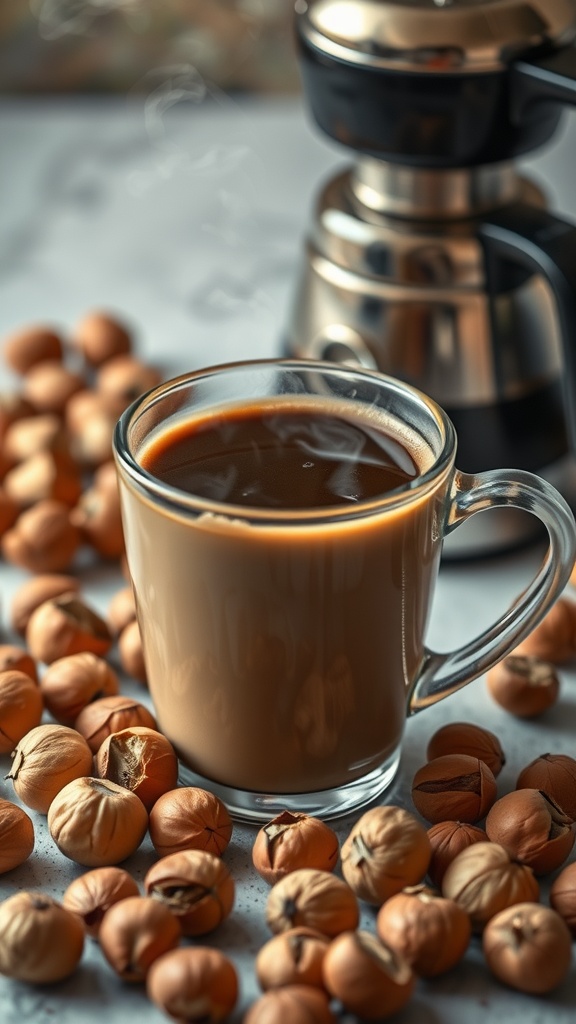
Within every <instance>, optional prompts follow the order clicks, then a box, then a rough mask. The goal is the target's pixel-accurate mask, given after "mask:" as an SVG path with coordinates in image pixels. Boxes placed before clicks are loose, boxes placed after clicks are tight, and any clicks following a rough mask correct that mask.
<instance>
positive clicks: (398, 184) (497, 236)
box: [287, 0, 576, 556]
mask: <svg viewBox="0 0 576 1024" xmlns="http://www.w3.org/2000/svg"><path fill="white" fill-rule="evenodd" d="M543 12H544V13H543ZM498 17H500V19H501V20H500V21H499V20H498ZM298 19H299V20H298ZM544 21H545V28H543V27H542V26H543V22H544ZM297 25H298V34H299V40H300V53H301V63H302V68H303V80H304V86H305V91H306V95H307V97H308V99H309V102H310V104H311V107H312V112H313V114H314V116H315V118H316V120H317V122H318V124H319V125H320V127H322V128H323V129H324V130H325V131H326V132H327V133H328V134H329V135H330V136H331V137H332V138H335V139H337V140H338V141H340V142H342V143H344V144H345V145H346V146H347V147H348V149H352V150H354V151H355V158H354V162H353V163H351V164H350V166H349V167H347V168H345V169H344V170H340V171H339V172H338V173H337V174H336V175H335V176H334V177H333V178H332V179H331V180H330V181H328V182H327V183H326V184H325V186H324V187H323V188H322V190H321V191H320V193H319V195H318V196H317V200H316V208H315V211H314V217H313V220H312V224H311V227H310V230H309V233H308V238H307V241H306V252H305V257H304V260H303V265H302V271H301V275H300V279H299V282H298V284H297V287H296V292H295V296H294V302H293V307H292V312H291V316H290V320H289V323H288V328H287V347H288V350H289V352H290V353H291V354H293V355H297V356H299V357H303V358H310V357H311V358H323V359H330V360H334V361H347V362H360V363H362V364H363V365H365V366H371V367H373V368H375V369H377V370H380V371H382V372H385V373H389V374H392V375H394V376H397V377H400V378H402V379H404V380H408V381H409V382H410V383H412V384H414V385H415V386H417V387H419V388H421V389H422V390H424V391H426V392H427V393H429V394H430V395H432V397H434V398H435V399H436V400H437V401H438V402H439V403H440V404H441V405H442V406H443V407H444V408H445V409H446V411H447V412H448V413H449V415H450V416H451V418H452V420H453V422H454V424H455V426H456V430H457V433H458V438H459V447H458V465H459V467H460V468H461V469H462V470H463V471H465V472H470V473H475V472H479V471H482V470H485V469H490V468H493V467H498V466H512V465H514V466H517V467H521V468H524V469H527V470H531V471H534V472H537V473H540V474H541V475H543V476H546V477H548V478H549V479H550V480H552V482H553V483H555V484H556V485H557V486H558V487H559V488H560V490H562V491H563V492H564V493H565V494H566V496H567V497H568V498H569V500H572V501H573V500H574V498H575V496H576V468H575V467H576V461H575V459H574V454H573V453H574V451H575V450H576V412H575V402H574V397H573V396H574V395H576V390H575V386H576V358H575V355H574V350H575V346H576V229H575V228H574V227H573V226H572V225H571V224H569V223H567V222H566V221H564V220H562V219H560V218H558V217H555V216H553V215H552V214H551V213H550V212H549V211H548V210H547V208H546V201H545V196H544V195H543V193H542V192H541V191H540V189H539V188H537V187H536V185H535V184H534V183H532V182H530V181H528V180H526V179H525V178H523V177H522V176H521V175H520V174H519V173H518V170H517V167H516V158H517V157H518V156H519V155H521V154H522V153H524V152H530V151H531V150H532V149H534V148H535V147H536V146H538V145H542V144H543V143H544V142H546V141H547V140H548V139H549V138H550V137H551V136H552V135H553V133H554V132H555V130H556V128H557V125H558V122H559V118H560V115H561V112H562V107H563V105H565V104H566V103H567V102H571V103H574V102H575V98H574V97H575V96H576V85H575V82H574V77H575V76H576V49H574V48H573V46H572V39H573V37H574V36H575V35H576V5H575V4H573V3H566V2H564V0H562V2H560V0H559V2H558V3H557V4H555V3H554V2H553V0H547V3H546V7H545V10H544V3H543V2H541V3H538V2H537V0H533V2H531V3H519V2H516V0H452V2H451V3H450V2H448V0H445V3H440V2H438V0H436V2H433V0H411V2H410V0H408V2H404V3H400V2H398V0H397V2H391V0H349V2H344V0H316V2H314V0H312V2H311V3H309V4H308V5H307V6H306V10H304V8H302V10H301V13H300V14H299V15H298V16H297ZM354 33H356V34H355V35H354ZM527 40H528V42H527ZM409 44H410V45H409ZM527 51H529V52H530V59H528V58H527V57H526V52H527ZM519 53H521V54H522V57H521V58H520V57H519V56H518V54H519ZM511 54H513V57H511ZM567 68H571V69H572V72H573V73H572V75H567V74H566V71H567ZM435 90H436V93H435ZM575 194H576V185H575ZM479 518H483V519H486V520H487V519H488V517H479ZM533 530H534V526H533V523H532V517H530V516H527V515H526V514H522V515H520V514H518V515H515V514H512V513H511V512H510V513H504V514H501V515H500V516H499V518H498V519H494V521H493V522H491V523H489V524H488V529H486V527H483V529H482V532H481V533H480V532H479V531H478V530H476V531H474V530H471V529H468V532H467V533H466V532H465V533H464V536H463V537H462V538H461V539H459V543H458V546H457V547H456V546H454V545H450V544H447V552H448V554H452V555H455V556H459V555H475V554H484V553H487V552H491V551H496V550H500V549H502V548H506V547H510V546H513V545H515V544H517V543H522V542H524V541H525V540H527V539H529V538H530V537H531V536H533Z"/></svg>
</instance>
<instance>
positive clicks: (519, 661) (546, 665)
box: [486, 653, 560, 718]
mask: <svg viewBox="0 0 576 1024" xmlns="http://www.w3.org/2000/svg"><path fill="white" fill-rule="evenodd" d="M486 685H487V687H488V691H489V693H490V694H491V695H492V697H493V698H494V700H495V701H496V703H497V704H499V705H500V707H502V708H504V709H505V710H506V711H509V712H510V714H511V715H515V716H516V717H517V718H536V717H537V716H538V715H542V714H543V713H544V712H545V711H548V709H549V708H551V707H553V706H554V704H555V703H556V701H557V700H558V695H559V693H560V680H559V679H558V675H557V673H556V670H555V668H554V665H553V664H552V662H551V661H550V660H548V661H546V660H543V659H542V658H538V657H535V656H533V655H528V654H520V653H517V654H510V655H509V656H508V657H507V658H504V659H503V660H502V661H501V662H499V663H498V664H497V665H495V666H494V668H491V669H490V671H489V672H488V673H487V675H486Z"/></svg>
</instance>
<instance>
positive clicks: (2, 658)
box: [0, 644, 38, 683]
mask: <svg viewBox="0 0 576 1024" xmlns="http://www.w3.org/2000/svg"><path fill="white" fill-rule="evenodd" d="M9 669H11V670H12V671H15V672H25V673H26V675H27V676H30V679H33V680H34V682H35V683H37V682H38V672H37V669H36V662H35V661H34V658H33V657H32V656H31V655H30V654H29V653H28V651H27V650H26V649H25V648H24V647H19V646H18V645H17V644H0V672H7V671H8V670H9Z"/></svg>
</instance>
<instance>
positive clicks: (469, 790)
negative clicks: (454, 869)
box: [412, 754, 496, 824]
mask: <svg viewBox="0 0 576 1024" xmlns="http://www.w3.org/2000/svg"><path fill="white" fill-rule="evenodd" d="M495 799H496V780H495V778H494V775H493V774H492V772H491V771H490V769H489V767H488V765H487V764H485V763H484V761H481V760H480V759H479V758H478V757H471V756H470V755H469V754H444V756H443V757H436V758H434V760H433V761H428V764H425V765H423V766H422V768H419V769H418V771H417V772H416V775H415V776H414V779H413V782H412V800H413V801H414V806H415V807H416V810H417V811H419V812H420V814H421V815H422V817H423V818H426V820H427V821H430V822H432V823H435V822H438V821H445V820H446V818H453V819H454V820H455V821H466V822H468V823H469V824H474V822H476V821H480V819H481V818H483V817H484V815H485V814H486V813H487V811H488V810H489V809H490V807H491V806H492V804H493V803H494V800H495Z"/></svg>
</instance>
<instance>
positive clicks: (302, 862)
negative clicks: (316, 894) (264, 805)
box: [252, 811, 339, 885]
mask: <svg viewBox="0 0 576 1024" xmlns="http://www.w3.org/2000/svg"><path fill="white" fill-rule="evenodd" d="M338 854H339V844H338V837H337V835H336V833H335V832H334V831H333V830H332V829H331V828H330V827H329V825H326V824H325V822H323V821H320V820H319V819H318V818H313V817H311V816H310V815H308V814H297V813H293V812H292V811H282V812H281V813H280V814H278V815H276V817H275V818H273V819H272V821H269V822H268V824H267V825H264V826H263V827H262V828H261V829H260V831H259V832H258V833H257V835H256V839H255V841H254V845H253V847H252V863H253V864H254V867H255V868H256V871H257V872H258V874H259V875H261V876H262V878H263V879H264V881H265V882H268V883H269V884H270V885H274V883H275V882H278V881H279V880H280V878H283V877H284V875H287V874H288V872H289V871H294V869H295V868H321V869H322V870H324V871H333V869H334V868H335V867H336V862H337V860H338Z"/></svg>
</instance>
